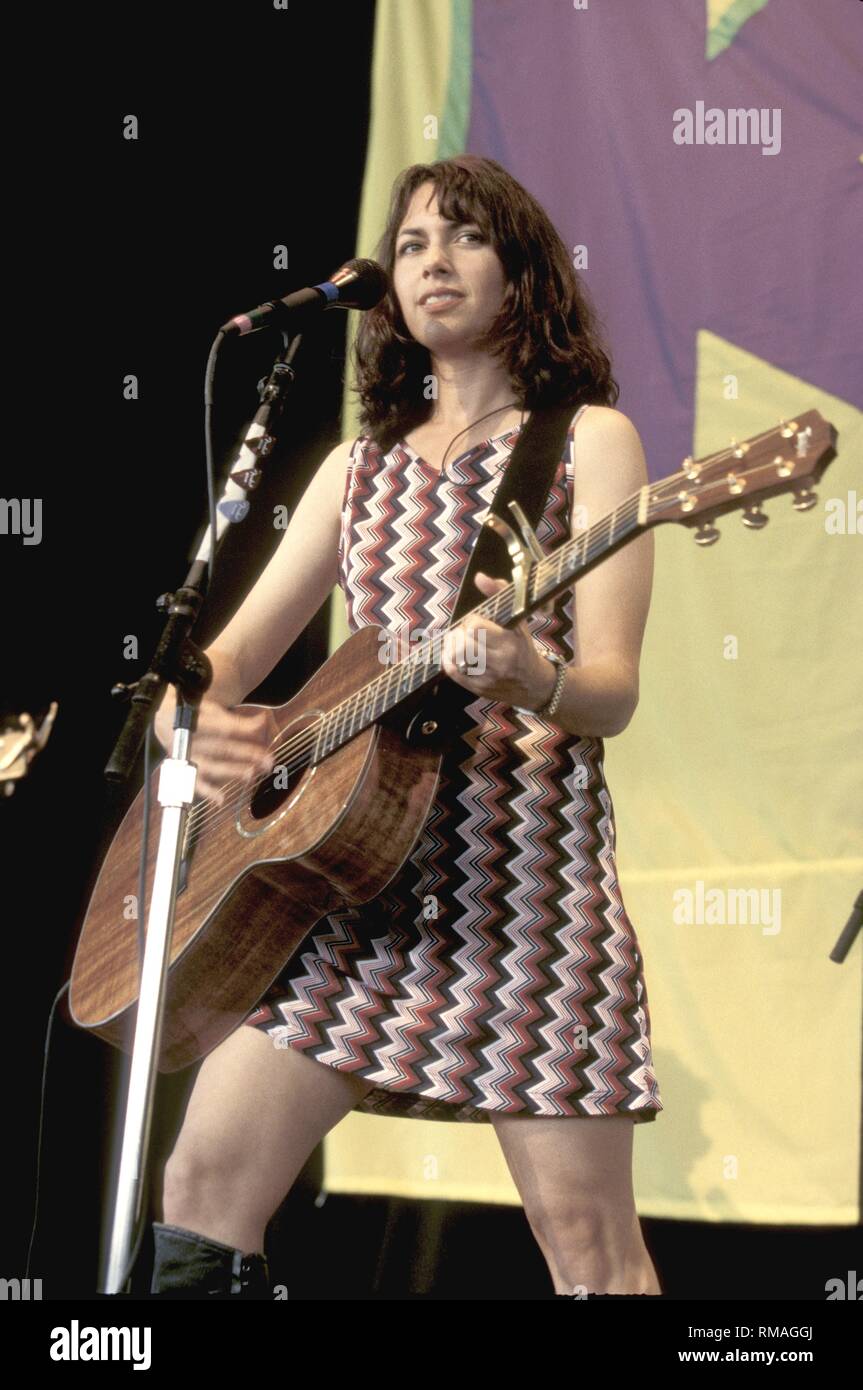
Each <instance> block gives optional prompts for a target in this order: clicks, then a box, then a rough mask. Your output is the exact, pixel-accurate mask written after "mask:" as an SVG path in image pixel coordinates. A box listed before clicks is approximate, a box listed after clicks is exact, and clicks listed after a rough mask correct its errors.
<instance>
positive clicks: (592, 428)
mask: <svg viewBox="0 0 863 1390" xmlns="http://www.w3.org/2000/svg"><path fill="white" fill-rule="evenodd" d="M576 414H577V416H578V430H579V433H580V434H596V435H602V436H604V437H607V438H609V439H624V438H626V437H629V438H632V436H633V435H637V434H638V431H637V429H636V428H635V425H634V424H633V423H632V421H631V420H630V418H629V416H628V415H624V413H623V411H622V410H618V409H617V407H616V406H613V405H592V404H590V405H586V406H582V407H581V408H580V409H579V410H578V411H577V412H576Z"/></svg>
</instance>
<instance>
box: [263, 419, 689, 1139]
mask: <svg viewBox="0 0 863 1390" xmlns="http://www.w3.org/2000/svg"><path fill="white" fill-rule="evenodd" d="M584 408H585V407H582V408H581V409H582V410H583V409H584ZM580 414H581V411H578V412H577V413H576V414H575V416H574V418H573V420H572V422H571V424H570V427H569V432H568V435H567V439H566V444H565V447H564V451H563V454H562V457H561V459H560V462H559V464H558V468H557V472H556V475H555V480H554V483H553V485H552V489H551V491H550V493H549V497H548V501H547V503H546V510H545V514H544V516H543V518H542V520H541V521H540V523H539V525H538V527H537V537H538V539H539V541H540V543H541V545H542V547H543V549H544V550H545V551H546V552H547V551H549V550H551V549H553V548H554V547H556V546H557V545H559V544H560V543H561V542H562V541H565V540H566V539H568V537H569V535H570V530H569V518H570V516H571V511H572V487H573V474H574V467H575V440H574V436H575V424H576V420H577V419H578V416H579V415H580ZM518 434H519V430H518V429H515V430H510V431H509V432H508V433H506V434H503V435H499V436H497V437H496V438H492V439H488V440H486V441H485V442H484V443H483V444H479V445H476V446H474V447H473V448H472V449H469V450H468V451H467V452H466V453H464V454H461V455H460V456H459V457H458V458H457V459H455V461H454V462H452V463H450V464H448V465H447V468H446V472H445V473H441V472H440V471H439V470H438V469H437V468H434V467H433V466H431V465H430V464H428V463H426V462H425V460H423V459H422V458H420V457H419V455H418V454H416V453H415V452H414V450H413V449H411V448H410V447H409V446H408V445H407V444H406V443H404V442H401V443H399V444H395V445H394V446H393V448H392V449H391V450H390V451H389V452H388V453H386V454H383V453H382V452H381V450H380V448H379V447H378V446H377V445H376V444H375V443H374V441H373V440H372V439H371V438H369V437H365V436H360V437H359V438H358V439H357V440H355V441H354V445H353V448H352V451H351V457H350V463H349V466H348V470H347V478H346V484H345V494H344V501H343V509H342V525H341V539H340V543H339V582H340V585H341V587H342V589H343V591H344V595H345V601H346V605H347V617H348V624H349V628H350V630H351V631H352V632H355V631H356V630H357V629H358V628H360V627H362V626H363V625H366V624H369V623H375V624H379V625H380V626H382V627H384V628H386V629H387V630H388V631H390V632H392V633H394V634H406V633H415V632H416V631H417V630H418V629H423V630H424V631H428V630H430V629H436V630H440V629H441V628H443V627H445V626H446V624H447V620H448V617H449V615H450V614H451V613H452V611H453V608H454V605H455V600H456V597H457V594H458V588H459V584H460V581H461V576H462V573H463V571H464V567H465V565H466V563H467V559H468V554H469V549H470V545H471V542H472V540H473V538H474V536H475V534H476V532H477V530H478V527H479V525H480V523H481V521H482V518H483V517H484V515H485V513H486V510H487V508H488V506H489V504H490V503H491V500H492V497H493V495H494V491H495V488H496V486H497V483H498V481H499V477H500V474H501V472H502V470H503V469H505V468H506V465H507V461H508V458H509V456H510V454H511V452H512V449H513V447H514V445H515V442H516V439H517V438H518ZM573 607H574V604H573V594H572V590H568V591H567V592H565V593H563V594H560V595H558V598H557V600H556V602H555V604H554V611H553V612H549V613H545V614H543V613H536V614H534V615H532V616H531V618H530V619H529V627H530V629H531V631H532V633H533V635H534V636H535V637H536V638H537V639H538V640H539V641H540V642H542V643H544V644H546V645H547V646H549V647H551V648H552V649H553V650H555V651H558V652H560V653H562V654H563V656H564V657H566V658H567V659H568V660H571V659H572V657H573V646H572V643H571V634H572V621H573ZM401 650H402V651H403V650H404V649H401ZM466 715H467V716H468V717H467V718H466V719H465V726H466V732H464V733H463V734H461V735H459V737H458V738H457V739H456V740H455V741H454V743H453V745H452V746H451V748H450V749H449V750H448V751H447V752H446V753H445V755H444V758H443V763H442V769H441V778H440V783H439V786H438V790H437V793H436V797H435V800H434V802H433V805H432V809H431V811H430V813H429V816H428V818H427V821H426V824H425V827H424V829H423V832H422V833H421V835H420V837H419V839H418V840H417V842H416V844H415V846H414V849H413V851H412V853H411V854H410V855H409V856H408V858H407V860H406V861H405V863H404V865H403V866H402V868H401V869H400V870H399V871H398V873H397V874H396V876H395V878H394V879H393V880H392V881H391V882H390V883H389V884H388V885H387V887H386V889H385V890H384V892H383V894H381V895H380V897H378V898H376V899H375V900H373V901H372V902H370V903H366V904H363V905H361V906H360V907H350V906H348V905H346V906H345V909H344V910H340V911H334V912H332V913H330V914H328V915H327V916H324V917H322V918H321V919H320V921H319V922H318V923H317V926H316V928H315V929H314V932H313V934H312V935H311V936H310V937H309V939H308V941H307V943H306V946H307V949H304V950H302V951H301V952H297V953H296V954H295V955H294V956H293V958H292V959H291V960H290V961H289V962H288V964H287V966H286V967H285V969H284V971H283V972H282V973H281V975H280V976H279V977H278V978H277V979H276V981H275V982H274V984H273V985H272V986H271V987H270V989H269V990H268V992H267V993H266V994H265V995H264V996H263V998H262V999H261V1000H260V1002H259V1004H258V1007H257V1008H255V1009H254V1010H253V1011H252V1012H251V1013H250V1014H249V1015H248V1017H247V1018H246V1019H245V1023H247V1024H248V1025H250V1026H251V1027H254V1028H260V1029H262V1030H263V1031H264V1032H265V1033H267V1034H268V1035H269V1036H270V1037H271V1038H272V1040H273V1044H274V1046H275V1047H293V1048H297V1049H298V1050H299V1051H301V1052H304V1053H305V1054H306V1055H307V1056H309V1057H313V1058H315V1059H316V1060H317V1061H319V1062H322V1063H324V1064H325V1065H327V1066H331V1067H335V1068H337V1069H338V1070H339V1071H344V1072H350V1073H351V1074H352V1075H354V1076H358V1077H362V1078H363V1079H364V1080H366V1081H369V1082H373V1083H374V1089H373V1090H371V1091H370V1092H369V1093H368V1094H367V1095H366V1096H365V1098H364V1099H363V1100H362V1101H360V1102H359V1103H358V1104H357V1106H356V1107H355V1108H356V1109H357V1110H358V1111H360V1112H361V1113H366V1114H375V1115H391V1116H403V1117H406V1118H414V1119H427V1120H461V1121H485V1122H489V1121H490V1117H491V1115H492V1113H496V1114H507V1115H517V1114H524V1115H536V1116H582V1117H587V1116H594V1115H628V1116H629V1117H630V1118H631V1119H632V1120H635V1121H639V1122H641V1121H646V1120H653V1119H655V1118H656V1115H657V1113H658V1111H660V1110H662V1108H663V1106H662V1101H661V1098H660V1094H659V1087H658V1084H657V1080H656V1077H655V1075H654V1070H653V1059H652V1054H651V1046H650V1013H649V1010H648V1003H647V991H646V988H645V982H644V977H643V971H642V959H641V953H640V950H639V945H638V941H637V938H636V934H635V931H634V929H633V927H632V924H631V923H630V921H629V918H628V917H627V914H626V910H625V908H624V905H623V902H622V900H621V895H620V889H619V887H618V881H617V870H616V865H615V831H614V818H613V817H614V813H613V808H612V804H611V799H610V796H609V793H608V790H607V787H606V784H605V777H604V773H603V744H602V740H601V739H598V738H580V737H578V736H576V735H572V734H567V733H564V732H563V731H562V730H561V729H559V728H558V727H557V726H556V725H554V724H552V723H550V722H548V721H545V720H543V719H540V718H539V717H538V716H537V715H535V714H533V713H530V712H529V711H525V710H519V709H515V708H512V707H510V706H508V705H503V704H501V703H499V702H496V701H492V700H490V699H488V698H486V697H481V698H479V699H476V700H474V701H472V702H471V703H469V704H468V705H467V710H466Z"/></svg>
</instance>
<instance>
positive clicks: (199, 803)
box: [69, 410, 837, 1072]
mask: <svg viewBox="0 0 863 1390" xmlns="http://www.w3.org/2000/svg"><path fill="white" fill-rule="evenodd" d="M836 437H837V436H836V431H835V429H834V428H833V426H832V425H831V424H829V422H827V421H825V420H824V419H823V418H822V417H821V415H820V414H819V413H818V411H816V410H809V411H806V412H805V414H802V415H800V416H798V417H797V419H795V420H792V421H788V422H784V423H782V424H780V425H779V426H778V427H777V428H776V429H773V430H769V431H766V432H765V433H763V434H759V435H756V436H754V437H753V438H751V439H747V440H744V441H742V442H740V443H738V442H736V441H732V443H731V444H730V446H729V447H728V448H726V449H722V450H720V451H719V452H718V453H714V454H710V455H707V456H706V457H705V458H702V459H698V460H693V459H686V460H685V461H684V464H683V467H682V469H681V470H680V471H679V472H677V473H675V474H672V475H671V476H669V477H667V478H663V479H661V480H660V481H659V482H656V483H648V484H645V485H644V487H642V488H640V489H639V490H638V491H637V492H635V493H633V494H632V496H630V497H628V498H626V499H625V500H624V501H622V502H621V503H620V504H619V505H618V506H617V507H615V508H614V509H613V510H612V511H611V512H609V513H608V514H607V515H606V516H604V517H602V519H601V520H599V521H597V522H596V523H595V524H594V525H592V526H590V528H589V529H588V530H586V531H584V532H583V533H582V534H580V535H579V536H577V537H575V538H574V539H570V540H567V541H565V542H562V543H561V544H560V545H559V546H557V547H556V549H555V550H554V551H552V552H551V553H550V554H549V555H547V556H545V557H544V558H542V559H530V562H529V564H528V565H527V566H526V567H525V568H524V569H523V570H522V578H523V579H524V578H525V577H526V582H524V583H522V584H521V585H515V584H513V583H510V584H509V585H508V586H507V587H505V588H502V589H500V590H498V592H497V593H496V594H494V595H493V596H491V597H488V598H486V599H484V600H483V602H482V603H480V604H479V605H478V606H477V607H476V608H475V609H473V613H474V614H475V615H481V616H483V617H487V618H489V619H490V620H491V621H493V622H495V623H498V624H499V625H500V626H502V627H506V626H510V625H512V624H514V623H515V622H517V621H518V620H519V618H521V617H523V616H526V615H527V614H529V613H531V612H533V611H534V610H536V609H540V608H543V607H544V606H545V605H547V604H548V603H549V601H550V600H553V599H554V597H555V596H556V595H557V594H559V593H560V592H561V591H563V590H564V589H567V588H569V587H570V586H571V585H572V584H573V582H574V581H576V580H577V579H578V577H579V576H580V575H581V574H584V573H585V572H586V571H587V570H588V569H590V568H592V567H593V566H594V565H596V564H598V563H599V562H600V561H602V560H603V559H604V558H605V557H606V556H608V555H610V554H611V553H612V552H613V551H615V550H617V549H618V548H619V547H620V546H622V545H625V544H626V543H627V542H628V541H630V540H632V539H633V538H634V537H635V536H637V535H640V534H641V533H642V532H643V531H645V530H646V529H647V528H648V527H650V526H656V525H658V524H659V523H660V522H665V521H674V522H680V523H682V524H684V525H687V526H692V527H695V528H697V529H696V531H695V540H696V541H697V542H698V543H699V544H701V545H709V544H712V542H713V541H715V540H716V538H717V536H718V534H719V533H718V531H717V530H716V528H715V527H714V526H713V525H712V520H713V518H715V517H716V516H718V515H720V514H722V513H724V512H727V511H731V510H733V509H739V508H742V509H743V517H742V519H743V522H744V524H745V525H746V526H748V527H751V528H753V529H760V528H761V527H762V526H763V525H765V524H766V522H767V520H768V518H767V516H766V515H765V514H764V513H763V512H762V511H761V509H760V503H761V501H763V499H764V498H767V497H771V496H774V495H775V494H778V493H783V492H787V491H793V492H794V493H795V497H794V503H793V505H794V506H795V508H797V509H798V510H808V508H810V507H811V506H813V505H814V504H815V501H816V497H815V494H814V492H812V490H811V483H812V482H813V480H816V479H817V478H819V477H820V476H821V473H822V472H823V470H824V468H825V467H826V466H827V464H828V463H830V462H831V461H832V460H833V459H834V458H835V456H836V451H835V444H836ZM461 621H463V619H461V620H460V622H461ZM454 626H455V627H457V626H459V624H455V625H454ZM432 636H433V640H432V641H431V642H427V643H425V644H423V645H422V646H421V647H420V648H419V649H418V650H416V651H413V652H411V653H410V654H409V655H408V656H406V657H403V658H402V659H400V660H397V659H388V661H387V663H386V664H384V662H383V661H382V659H381V658H382V640H385V639H386V638H387V637H388V634H387V633H386V632H385V630H384V629H383V628H381V627H378V626H376V625H374V626H369V627H364V628H361V629H360V630H359V631H357V632H355V633H354V634H353V635H352V636H350V637H349V638H348V639H347V641H345V642H344V643H343V644H342V646H341V647H340V648H339V649H338V651H336V652H334V653H333V655H332V656H331V657H330V658H329V659H328V660H327V661H326V662H325V663H324V664H323V665H322V666H321V667H320V669H319V670H318V671H317V672H316V674H315V675H314V676H313V677H312V678H311V679H310V680H309V681H308V682H307V683H306V684H305V685H304V686H303V688H302V690H300V691H299V692H298V693H297V694H296V695H295V696H294V697H293V699H291V700H289V701H288V702H287V703H286V704H284V705H281V706H278V707H275V708H274V709H273V714H274V716H275V719H276V723H277V727H278V730H279V732H278V735H277V737H276V738H275V739H274V740H273V743H272V744H271V753H272V756H273V760H274V764H275V766H274V769H273V771H272V772H271V773H268V774H267V775H266V776H265V777H263V778H262V777H260V776H259V774H258V773H257V772H253V773H250V775H249V776H248V778H246V779H245V780H238V781H235V782H233V783H229V784H227V785H226V786H225V787H224V788H223V789H222V790H223V791H224V792H225V799H224V800H223V801H222V802H221V803H218V802H215V801H213V800H211V799H208V798H200V799H198V800H196V801H195V803H194V804H193V805H192V807H191V808H190V810H189V812H188V815H187V818H186V822H185V829H184V841H183V849H182V862H181V865H180V868H179V881H178V896H177V903H176V916H175V922H174V932H173V938H172V943H171V950H170V962H169V967H168V981H167V991H166V1005H165V1013H164V1022H163V1029H162V1038H161V1050H160V1056H159V1070H160V1071H163V1072H170V1071H176V1070H178V1069H179V1068H181V1067H186V1066H189V1065H190V1064H191V1063H193V1062H195V1061H197V1060H198V1058H200V1057H203V1056H205V1055H206V1054H207V1053H208V1052H209V1051H211V1050H212V1049H213V1048H214V1047H215V1046H216V1045H217V1044H218V1043H220V1042H221V1041H222V1040H223V1039H224V1038H225V1037H227V1036H228V1034H230V1033H231V1032H233V1030H234V1029H235V1028H236V1027H238V1025H239V1024H240V1023H242V1021H243V1019H244V1018H245V1016H246V1015H247V1014H248V1013H249V1011H250V1010H251V1009H252V1008H254V1006H255V1004H256V1003H257V1002H258V1000H259V999H260V997H261V995H262V994H263V993H264V992H265V990H266V989H267V988H268V987H269V985H270V984H271V983H272V981H273V980H274V979H275V978H276V976H277V975H278V974H279V973H280V972H281V971H282V969H283V968H284V967H285V965H286V964H287V962H288V961H289V960H290V959H291V957H292V956H293V955H294V953H295V952H296V951H297V950H298V949H299V948H300V947H301V946H302V944H303V942H304V940H305V938H306V937H307V936H308V935H309V933H311V932H312V931H313V930H314V927H315V924H316V923H317V922H318V920H319V919H320V918H321V917H322V916H323V915H324V914H326V913H327V912H330V911H334V910H337V909H338V908H344V907H345V906H346V905H350V906H353V905H357V904H361V903H365V902H368V901H370V900H371V899H372V898H374V897H376V896H377V895H378V894H379V893H381V891H382V890H383V889H384V888H385V887H386V885H387V884H388V883H389V882H390V880H391V879H392V878H393V876H394V875H395V874H396V873H397V872H398V870H399V869H400V868H401V866H402V864H403V863H404V862H405V860H406V859H407V857H408V855H409V854H410V853H411V851H412V849H413V847H414V845H415V843H416V841H417V839H418V837H419V835H420V832H421V830H422V828H423V825H424V823H425V821H426V819H427V818H428V815H429V812H430V810H431V806H432V802H433V798H434V795H435V791H436V789H437V784H438V777H439V772H440V764H441V758H442V754H443V749H442V746H441V742H440V735H441V733H442V732H443V733H444V734H446V730H443V731H442V730H441V729H440V728H438V727H437V725H438V718H437V717H436V715H435V713H434V705H433V704H432V706H431V710H432V712H431V713H430V712H429V708H430V707H429V703H428V697H429V695H430V694H431V693H432V688H433V687H434V689H435V690H436V689H437V688H438V687H439V686H440V683H441V681H442V680H443V682H444V684H445V685H446V686H448V687H450V688H451V689H452V688H455V689H456V690H461V687H459V686H457V685H456V684H455V682H452V681H449V680H447V678H446V676H445V674H444V672H443V662H442V656H443V641H444V632H443V631H441V632H440V633H435V634H432ZM240 708H260V706H240ZM193 756H194V753H193ZM157 776H158V768H157V769H156V770H155V771H154V772H153V773H152V776H151V795H152V797H153V804H154V805H158V803H157V802H156V800H155V798H156V778H157ZM143 802H144V792H143V790H142V791H141V792H139V794H138V796H137V798H136V800H135V801H134V802H133V804H132V805H131V806H130V808H129V810H128V812H127V813H126V815H125V817H124V819H123V821H122V823H121V825H120V827H119V829H118V830H117V833H116V835H115V836H114V838H113V840H112V843H111V845H110V847H109V849H108V852H107V854H106V856H105V859H104V862H103V864H102V867H101V870H100V872H99V876H98V879H97V882H96V885H95V888H94V889H93V893H92V896H91V898H90V902H89V905H88V908H87V912H86V916H85V920H84V925H83V928H82V931H81V936H80V939H79V942H78V946H77V950H76V954H75V959H74V963H73V968H72V977H71V983H70V993H69V1007H70V1012H71V1016H72V1019H73V1021H74V1022H75V1023H76V1024H77V1025H78V1026H79V1027H81V1028H85V1029H89V1030H90V1031H92V1032H93V1033H95V1034H97V1035H98V1036H99V1037H101V1038H104V1039H105V1041H106V1042H109V1043H111V1044H112V1045H113V1046H115V1047H118V1048H121V1049H123V1050H124V1051H129V1050H131V1041H132V1036H133V1031H134V1027H133V1025H134V1013H135V1008H136V1003H137V997H138V989H139V958H138V931H137V920H136V919H137V892H138V861H139V853H140V845H141V839H142V834H143ZM156 828H157V827H156V826H154V827H153V828H152V830H151V834H150V835H149V837H148V861H147V868H146V884H147V900H148V901H149V893H150V890H151V886H152V882H153V874H154V868H155V859H156V851H157V846H158V835H157V834H156V833H155V830H156Z"/></svg>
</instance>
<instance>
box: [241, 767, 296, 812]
mask: <svg viewBox="0 0 863 1390" xmlns="http://www.w3.org/2000/svg"><path fill="white" fill-rule="evenodd" d="M289 780H290V779H289V778H287V777H286V776H285V773H284V770H282V771H281V772H280V773H276V772H273V773H270V775H269V776H267V777H263V778H262V779H261V781H260V782H258V784H257V786H256V787H255V790H254V792H253V793H252V799H251V801H250V802H249V815H250V816H251V817H252V820H269V819H270V817H271V816H274V815H275V814H276V812H277V811H280V810H281V808H282V806H283V805H284V803H285V801H286V800H287V799H288V796H289V795H290V793H291V790H292V788H291V786H290V785H289Z"/></svg>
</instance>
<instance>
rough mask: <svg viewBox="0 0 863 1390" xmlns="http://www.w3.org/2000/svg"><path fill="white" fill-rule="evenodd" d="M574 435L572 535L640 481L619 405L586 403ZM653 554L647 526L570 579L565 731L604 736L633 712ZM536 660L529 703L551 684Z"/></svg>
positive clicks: (559, 718) (641, 465)
mask: <svg viewBox="0 0 863 1390" xmlns="http://www.w3.org/2000/svg"><path fill="white" fill-rule="evenodd" d="M575 440H576V454H575V457H576V464H575V480H574V488H573V517H572V535H573V536H577V535H579V534H581V532H582V530H584V529H585V522H586V525H587V526H592V525H593V524H594V523H595V522H597V521H598V520H599V519H600V517H602V516H604V515H605V514H606V513H607V512H609V511H611V510H612V508H614V507H615V506H617V505H618V503H620V502H621V501H623V499H624V498H625V497H628V496H630V495H631V494H632V493H633V492H637V491H638V489H639V488H640V487H643V486H644V484H645V483H646V482H647V480H648V479H647V465H646V462H645V458H644V450H643V449H642V446H641V440H640V438H639V436H638V431H637V430H636V428H635V426H634V425H633V424H632V421H631V420H629V419H628V418H627V416H626V415H622V414H621V413H620V411H618V410H613V409H611V408H609V407H607V406H590V407H589V409H588V410H586V411H585V412H584V415H583V416H582V417H581V421H580V423H579V424H578V426H577V427H576V432H575ZM576 519H577V520H578V523H579V524H578V526H576V524H575V522H576ZM653 553H654V544H653V532H652V531H646V532H645V533H644V534H643V535H641V536H638V537H637V538H636V539H635V540H632V541H630V542H629V543H628V544H627V545H624V546H623V547H622V548H621V549H620V550H618V551H617V552H616V553H615V554H614V555H611V556H609V557H607V558H606V559H604V560H601V561H600V562H599V564H598V565H596V566H595V568H594V569H592V570H590V571H589V572H588V573H587V574H585V575H583V576H582V577H581V578H580V579H578V580H577V581H576V584H575V604H574V615H575V623H574V639H573V650H574V657H573V660H572V661H571V662H570V665H569V667H568V669H567V673H566V682H565V684H564V687H563V694H562V696H561V700H560V704H559V705H558V708H557V713H556V714H555V716H554V720H553V722H554V723H555V724H557V725H558V726H559V727H560V728H561V729H563V730H564V731H565V732H566V733H570V734H583V735H585V736H586V737H590V736H593V737H597V738H607V737H610V736H612V735H614V734H619V733H622V732H623V730H624V729H625V728H626V726H627V724H628V723H629V721H630V719H631V718H632V716H633V714H634V713H635V708H636V705H637V704H638V666H639V660H640V657H641V644H642V639H643V637H644V629H645V625H646V623H647V612H648V609H649V607H650V592H651V587H652V584H653ZM542 665H543V671H544V679H543V680H542V681H540V682H539V683H538V684H537V686H536V701H535V704H534V708H536V707H537V706H539V705H540V704H541V703H542V702H543V701H544V700H547V699H548V697H549V695H550V693H551V690H552V688H553V686H554V672H553V669H552V663H551V662H549V661H548V660H547V659H546V658H543V661H542Z"/></svg>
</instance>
